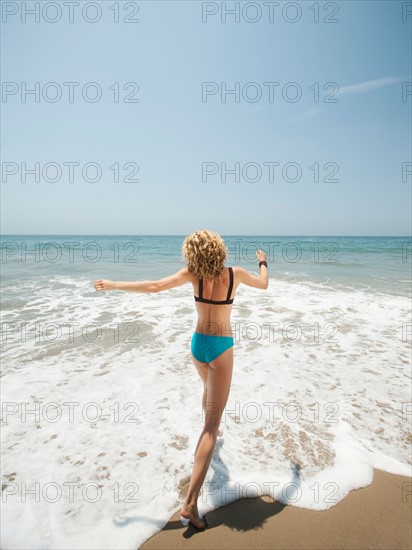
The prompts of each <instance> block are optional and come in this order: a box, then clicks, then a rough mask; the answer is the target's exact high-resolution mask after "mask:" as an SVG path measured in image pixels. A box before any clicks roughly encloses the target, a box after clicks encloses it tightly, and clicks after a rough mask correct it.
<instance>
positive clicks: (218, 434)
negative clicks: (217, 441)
mask: <svg viewBox="0 0 412 550" xmlns="http://www.w3.org/2000/svg"><path fill="white" fill-rule="evenodd" d="M222 435H223V430H221V429H219V430H218V431H217V437H222Z"/></svg>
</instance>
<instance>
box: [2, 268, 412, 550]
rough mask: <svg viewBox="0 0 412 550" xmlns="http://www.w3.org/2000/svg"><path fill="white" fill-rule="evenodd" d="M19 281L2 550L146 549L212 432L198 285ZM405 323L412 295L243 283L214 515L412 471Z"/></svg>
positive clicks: (9, 357) (331, 498)
mask: <svg viewBox="0 0 412 550" xmlns="http://www.w3.org/2000/svg"><path fill="white" fill-rule="evenodd" d="M20 284H22V285H24V286H23V287H21V288H19V293H18V296H22V295H26V296H30V299H28V300H24V301H23V303H21V304H20V305H21V306H22V307H20V309H18V308H17V307H15V306H14V305H13V303H10V306H9V307H6V308H5V309H4V311H3V319H2V320H3V323H4V325H3V349H4V352H3V377H2V401H3V415H2V416H3V426H2V449H3V460H2V466H3V470H2V481H3V484H5V485H4V486H3V506H2V512H3V513H2V532H3V541H2V542H3V544H2V547H3V548H5V549H13V548H19V549H20V548H36V549H37V548H45V549H69V548H70V549H75V548H78V549H80V548H82V549H83V548H96V549H103V548H119V549H120V548H122V549H135V548H137V547H138V546H139V545H140V544H142V543H143V541H144V540H146V539H147V538H148V537H149V536H151V535H152V534H154V533H155V532H157V531H158V530H159V529H161V527H162V526H163V525H164V524H165V523H166V521H167V520H168V518H169V517H170V515H171V514H172V513H173V512H174V511H176V510H177V509H178V508H179V506H180V505H181V503H182V501H183V500H182V499H183V497H184V494H185V490H186V489H187V482H188V479H189V476H190V473H191V467H192V464H193V462H192V459H193V452H194V449H195V446H196V443H197V439H198V436H199V434H200V431H201V426H202V410H201V396H202V384H201V382H200V380H199V379H198V376H197V373H196V370H195V368H194V366H193V365H192V363H191V359H190V339H191V335H192V332H193V330H194V326H195V321H196V315H195V310H194V306H193V297H192V292H191V288H189V286H184V287H179V288H176V289H172V290H170V291H168V292H165V293H161V294H155V295H153V294H135V293H126V292H123V293H122V292H112V293H96V292H95V291H94V289H93V287H92V281H90V280H84V279H72V278H70V277H67V276H64V277H63V276H56V277H55V278H53V279H52V281H51V282H50V281H49V282H48V283H47V284H46V282H45V281H42V280H39V279H37V280H36V282H35V283H34V282H30V280H28V281H26V282H24V283H20ZM11 295H12V293H11ZM18 296H17V294H16V295H15V296H14V297H8V298H7V300H10V301H11V302H13V301H14V302H15V301H16V300H18V299H20V298H18ZM22 323H26V326H25V330H24V331H23V326H22ZM35 323H38V325H37V327H36V326H35ZM46 323H49V324H50V325H49V332H47V330H46V328H45V327H46ZM51 323H57V326H58V327H59V328H56V326H55V328H54V331H53V327H52V325H51ZM74 323H78V324H77V325H74ZM92 323H97V324H98V325H99V327H101V334H100V333H99V332H97V331H96V325H93V324H92ZM125 323H130V326H129V327H126V325H125ZM408 323H410V301H409V299H408V298H406V297H405V298H404V297H401V296H389V295H386V294H379V293H375V294H373V295H372V294H370V293H366V292H362V291H352V292H348V291H347V289H345V290H341V289H337V288H335V289H334V288H333V287H332V285H331V284H330V285H329V286H325V285H323V286H322V285H320V284H315V283H313V282H305V283H302V282H288V281H279V280H274V279H272V280H271V282H270V286H269V289H268V290H266V291H259V290H256V289H252V288H248V287H241V288H240V289H239V290H238V292H237V295H236V298H235V303H234V311H233V317H232V328H233V332H234V336H235V352H234V353H235V365H234V374H233V380H232V388H231V394H230V398H229V402H228V405H227V407H226V411H225V412H224V413H223V418H222V424H221V428H222V430H223V432H224V433H223V437H221V438H219V439H218V444H217V447H216V451H215V455H214V458H213V461H212V464H211V468H210V470H209V472H208V475H207V478H206V482H205V485H204V490H203V493H202V494H201V496H200V499H199V510H200V512H201V513H204V512H207V511H208V510H211V509H214V508H217V507H219V506H221V505H222V504H224V503H227V502H230V501H232V500H235V499H237V498H240V497H242V496H255V495H256V494H263V493H264V494H270V495H271V496H272V497H273V498H276V499H278V500H279V501H281V502H284V503H288V504H290V505H292V506H298V507H303V508H310V509H314V510H323V509H327V508H329V507H331V506H334V505H335V504H336V502H338V501H340V500H341V499H342V498H344V497H345V495H347V494H348V492H349V491H350V490H352V489H355V488H359V487H362V486H365V485H367V484H369V483H371V481H372V476H373V469H374V468H379V469H382V470H385V471H387V472H391V473H395V474H400V475H405V476H406V475H410V474H411V463H412V461H411V455H410V437H411V436H410V430H409V426H410V418H411V412H412V411H411V405H410V403H411V395H410V389H409V388H410V354H411V337H412V336H411V334H410V332H409V333H408ZM65 324H66V328H64V325H65ZM70 324H72V325H71V326H73V332H72V334H73V338H71V337H70V334H71V333H70V332H69V330H68V328H67V327H68V326H69V325H70ZM409 331H410V328H409ZM82 332H83V334H82ZM133 332H134V334H133ZM47 335H48V340H47V338H46V337H47ZM116 335H117V336H116ZM57 336H60V338H59V339H58V338H57ZM53 337H54V340H53ZM128 337H129V338H128ZM94 338H96V339H95V340H93V339H94ZM116 338H117V339H118V341H117V342H116ZM128 339H129V340H134V341H127V340H128ZM23 340H24V341H23ZM71 340H73V341H71ZM36 403H37V405H36ZM50 403H54V404H55V406H54V407H53V406H51V405H50ZM64 403H66V405H64ZM68 403H72V404H73V405H72V409H71V410H72V414H73V417H72V418H71V417H70V414H69V412H70V407H69V405H68ZM76 403H77V404H78V405H76ZM90 403H95V404H96V405H89V406H87V404H90ZM23 404H25V406H26V407H27V410H26V413H27V414H26V415H25V414H24V407H23ZM48 404H49V407H48V408H46V405H48ZM128 404H129V405H128ZM36 406H37V411H38V413H39V418H35V415H33V414H29V410H33V409H35V407H36ZM59 407H60V409H59ZM82 411H83V412H82ZM6 413H8V414H6ZM99 413H100V414H101V416H100V417H98V414H99ZM56 414H57V415H58V414H60V415H61V416H60V417H59V416H57V420H56V421H53V420H54V419H55V417H56ZM86 415H88V416H87V417H86ZM127 420H128V421H127ZM70 482H72V483H73V485H72V492H70V485H69V484H70ZM36 483H37V486H36V485H35V484H36ZM76 483H77V485H76ZM24 484H25V486H24ZM48 484H49V485H48ZM31 489H35V492H36V493H37V495H38V499H37V500H38V502H36V494H31V493H29V491H30V490H31ZM25 492H26V498H25V500H26V501H25V502H23V495H24V493H25ZM12 493H14V494H12ZM95 498H96V502H92V501H93V500H94V499H95ZM53 501H55V502H53ZM33 533H35V535H34V536H33Z"/></svg>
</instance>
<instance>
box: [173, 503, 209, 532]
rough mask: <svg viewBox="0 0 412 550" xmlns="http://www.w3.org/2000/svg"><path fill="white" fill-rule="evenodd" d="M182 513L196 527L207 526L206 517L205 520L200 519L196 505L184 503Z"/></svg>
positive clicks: (202, 527)
mask: <svg viewBox="0 0 412 550" xmlns="http://www.w3.org/2000/svg"><path fill="white" fill-rule="evenodd" d="M180 515H181V516H182V517H183V518H184V519H188V520H189V521H190V523H191V524H192V525H193V527H196V529H205V527H207V522H206V518H204V519H203V520H201V519H199V515H198V512H197V509H195V507H194V506H189V505H187V504H184V505H183V507H182V509H181V511H180Z"/></svg>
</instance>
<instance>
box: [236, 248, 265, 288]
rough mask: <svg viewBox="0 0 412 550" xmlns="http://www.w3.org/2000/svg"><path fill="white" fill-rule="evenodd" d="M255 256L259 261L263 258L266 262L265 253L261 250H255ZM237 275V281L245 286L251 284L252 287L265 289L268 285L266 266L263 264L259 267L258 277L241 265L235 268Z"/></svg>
mask: <svg viewBox="0 0 412 550" xmlns="http://www.w3.org/2000/svg"><path fill="white" fill-rule="evenodd" d="M256 258H257V259H258V260H259V261H260V260H264V261H265V262H266V254H265V253H264V252H263V250H257V251H256ZM237 276H238V279H239V282H240V283H243V284H244V285H247V286H253V287H254V288H262V289H266V288H268V286H269V278H268V268H267V267H266V266H265V265H262V266H261V267H260V273H259V277H255V275H252V274H251V273H249V272H248V271H246V270H245V269H243V268H242V267H238V268H237Z"/></svg>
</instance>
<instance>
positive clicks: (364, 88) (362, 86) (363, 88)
mask: <svg viewBox="0 0 412 550" xmlns="http://www.w3.org/2000/svg"><path fill="white" fill-rule="evenodd" d="M402 80H403V79H402V77H400V76H393V77H389V78H378V79H377V80H367V81H366V82H360V83H359V84H352V85H351V86H343V87H342V88H339V90H338V91H337V92H336V94H334V95H335V96H336V95H345V94H364V93H366V92H371V91H372V90H377V89H378V88H383V87H384V86H389V84H395V83H396V82H402Z"/></svg>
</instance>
